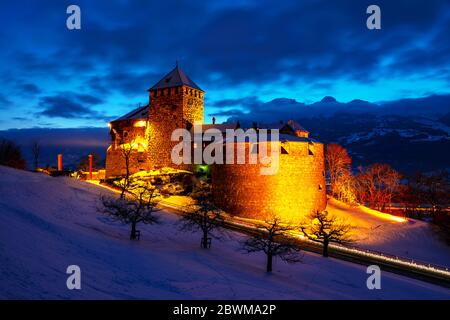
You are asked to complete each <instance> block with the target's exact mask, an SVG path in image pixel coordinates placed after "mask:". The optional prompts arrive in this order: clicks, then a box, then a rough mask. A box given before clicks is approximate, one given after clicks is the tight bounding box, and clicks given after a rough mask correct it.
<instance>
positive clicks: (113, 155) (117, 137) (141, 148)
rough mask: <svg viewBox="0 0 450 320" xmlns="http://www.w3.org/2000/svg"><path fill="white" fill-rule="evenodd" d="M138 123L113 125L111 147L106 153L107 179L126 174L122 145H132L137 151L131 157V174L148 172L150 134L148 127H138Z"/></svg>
mask: <svg viewBox="0 0 450 320" xmlns="http://www.w3.org/2000/svg"><path fill="white" fill-rule="evenodd" d="M136 123H137V121H120V122H113V123H111V131H110V134H111V145H110V147H109V148H108V150H107V151H106V173H105V176H106V178H111V177H117V176H123V175H125V173H126V167H125V158H124V155H123V152H122V150H121V145H122V144H130V143H132V144H133V146H134V148H135V150H133V152H132V154H131V156H130V162H129V170H130V173H131V174H133V173H136V172H138V171H141V170H148V169H149V164H148V148H147V141H148V138H147V136H148V133H147V130H146V127H136V126H135V124H136Z"/></svg>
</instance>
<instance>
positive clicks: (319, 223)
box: [300, 211, 352, 257]
mask: <svg viewBox="0 0 450 320" xmlns="http://www.w3.org/2000/svg"><path fill="white" fill-rule="evenodd" d="M300 230H301V232H302V233H303V235H304V236H305V237H307V238H308V239H310V240H313V241H317V242H321V243H322V244H323V252H322V254H323V256H324V257H328V245H329V244H330V242H335V243H349V242H351V241H352V239H351V238H350V236H349V233H350V231H351V225H349V224H347V223H345V222H344V221H339V220H338V219H337V218H336V217H334V216H331V215H329V214H328V212H327V211H322V212H319V211H317V212H314V213H311V214H309V215H308V216H307V220H306V221H304V222H303V223H302V224H301V225H300Z"/></svg>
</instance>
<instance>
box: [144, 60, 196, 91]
mask: <svg viewBox="0 0 450 320" xmlns="http://www.w3.org/2000/svg"><path fill="white" fill-rule="evenodd" d="M183 85H184V86H188V87H191V88H193V89H197V90H200V91H203V90H202V89H200V87H199V86H197V85H196V84H195V82H194V81H192V80H191V79H189V77H188V76H187V75H186V74H185V73H184V72H183V70H181V68H180V67H179V66H178V63H177V65H176V66H175V68H174V69H173V70H172V71H170V72H169V73H168V74H166V75H165V76H164V77H163V78H162V79H161V80H159V81H158V83H156V84H155V85H154V86H153V87H151V88H150V89H149V91H150V90H154V89H163V88H172V87H180V86H183ZM203 92H204V91H203Z"/></svg>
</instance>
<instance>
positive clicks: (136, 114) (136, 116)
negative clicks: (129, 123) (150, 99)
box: [111, 104, 148, 122]
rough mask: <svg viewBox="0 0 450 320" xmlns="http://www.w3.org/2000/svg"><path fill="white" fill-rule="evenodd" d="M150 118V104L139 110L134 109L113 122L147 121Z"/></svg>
mask: <svg viewBox="0 0 450 320" xmlns="http://www.w3.org/2000/svg"><path fill="white" fill-rule="evenodd" d="M147 117H148V104H147V105H145V106H142V107H139V108H136V109H134V110H133V111H131V112H128V113H127V114H125V115H123V116H121V117H120V118H117V119H116V120H113V121H111V122H116V121H124V120H145V119H147Z"/></svg>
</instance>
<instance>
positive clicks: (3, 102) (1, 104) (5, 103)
mask: <svg viewBox="0 0 450 320" xmlns="http://www.w3.org/2000/svg"><path fill="white" fill-rule="evenodd" d="M11 104H12V102H11V101H10V100H9V99H8V98H7V97H5V96H4V95H2V94H0V109H7V108H9V107H10V106H11Z"/></svg>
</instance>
